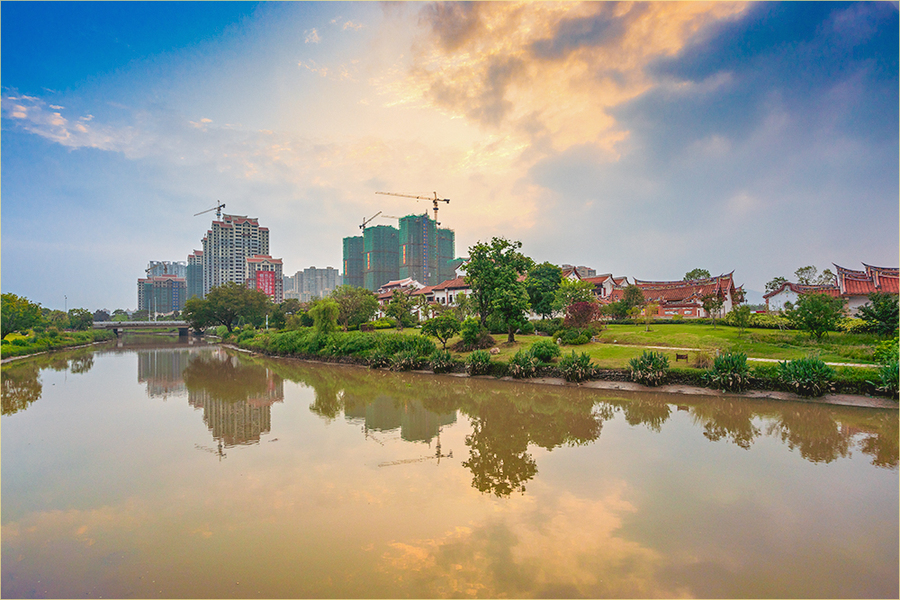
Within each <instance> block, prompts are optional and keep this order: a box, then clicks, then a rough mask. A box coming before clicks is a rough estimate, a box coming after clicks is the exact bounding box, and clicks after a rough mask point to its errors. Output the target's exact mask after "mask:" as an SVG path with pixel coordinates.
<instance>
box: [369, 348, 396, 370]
mask: <svg viewBox="0 0 900 600" xmlns="http://www.w3.org/2000/svg"><path fill="white" fill-rule="evenodd" d="M392 362H393V356H392V355H390V354H388V353H386V352H385V351H384V350H381V349H380V348H375V349H373V350H371V351H370V352H369V368H370V369H385V368H389V367H390V366H391V363H392Z"/></svg>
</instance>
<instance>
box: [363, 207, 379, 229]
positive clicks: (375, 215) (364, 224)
mask: <svg viewBox="0 0 900 600" xmlns="http://www.w3.org/2000/svg"><path fill="white" fill-rule="evenodd" d="M380 214H381V211H380V210H379V211H378V212H377V213H375V214H374V215H372V216H371V217H369V218H368V219H366V218H363V222H362V225H360V226H359V228H360V229H362V230H363V231H365V230H366V225H368V224H369V222H370V221H372V220H373V219H374V218H375V217H377V216H378V215H380Z"/></svg>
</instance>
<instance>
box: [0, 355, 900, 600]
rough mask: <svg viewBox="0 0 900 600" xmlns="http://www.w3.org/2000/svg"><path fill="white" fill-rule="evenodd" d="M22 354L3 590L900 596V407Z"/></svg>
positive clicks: (186, 359) (11, 386)
mask: <svg viewBox="0 0 900 600" xmlns="http://www.w3.org/2000/svg"><path fill="white" fill-rule="evenodd" d="M138 342H140V340H136V341H135V343H129V344H126V345H125V346H124V347H119V348H107V349H104V350H100V351H90V350H82V351H73V352H71V353H64V354H56V355H50V356H48V357H38V358H34V359H29V360H23V361H17V362H14V363H9V364H8V365H4V366H3V368H2V385H3V391H2V394H3V395H2V404H3V416H2V421H0V423H2V497H3V502H2V596H3V597H5V598H12V597H53V598H60V597H101V596H103V597H119V598H124V597H147V598H152V597H164V598H165V597H173V598H174V597H189V598H206V597H214V598H228V597H264V598H273V597H341V598H351V597H392V598H398V597H419V598H427V597H579V596H586V597H593V598H599V597H644V598H646V597H754V598H760V597H779V598H788V597H853V598H861V597H893V598H896V597H898V593H900V590H898V576H900V575H898V564H900V559H898V539H900V537H898V489H900V485H898V467H897V463H898V449H897V448H898V413H897V411H895V410H894V411H889V410H877V409H856V408H847V407H833V406H820V405H813V404H802V403H791V402H770V401H753V400H747V399H741V398H697V397H682V396H673V395H661V394H648V393H639V394H638V393H616V392H607V391H599V390H589V389H580V388H573V387H565V388H561V387H550V386H539V385H534V384H527V383H525V384H518V383H510V382H501V381H493V380H481V379H476V380H472V379H461V378H458V377H452V376H433V375H423V374H415V373H413V374H408V373H407V374H404V373H390V372H384V371H369V370H366V369H362V368H358V367H350V366H330V365H317V364H310V363H302V362H299V361H290V360H273V359H263V358H258V357H248V356H244V355H239V354H237V353H232V352H228V351H225V350H223V349H220V348H217V347H212V346H205V345H202V344H187V343H180V344H176V343H174V342H172V343H163V341H162V340H160V339H156V340H152V341H150V342H148V341H147V340H146V338H144V339H143V341H142V343H138Z"/></svg>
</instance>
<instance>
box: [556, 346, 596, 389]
mask: <svg viewBox="0 0 900 600" xmlns="http://www.w3.org/2000/svg"><path fill="white" fill-rule="evenodd" d="M559 373H560V375H562V376H563V379H565V380H566V381H571V382H573V383H580V382H582V381H586V380H588V379H591V378H592V377H594V375H595V373H596V369H595V368H594V365H593V363H591V357H590V356H589V355H588V354H587V353H586V352H582V353H581V354H578V355H576V354H575V351H574V350H572V353H571V354H566V355H565V356H563V357H562V358H561V359H560V361H559Z"/></svg>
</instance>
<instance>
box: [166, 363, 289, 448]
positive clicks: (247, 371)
mask: <svg viewBox="0 0 900 600" xmlns="http://www.w3.org/2000/svg"><path fill="white" fill-rule="evenodd" d="M183 377H184V383H185V386H186V388H187V390H188V404H190V405H191V406H193V407H194V408H196V409H198V410H202V411H203V422H204V423H206V426H207V427H208V428H209V430H210V432H211V433H212V436H213V438H214V439H215V440H216V441H217V442H218V445H219V448H220V450H221V448H222V447H223V446H224V447H225V448H228V447H231V446H242V445H248V444H257V443H259V440H260V438H261V436H262V435H263V434H266V433H269V431H271V429H272V412H271V407H272V405H273V404H274V403H276V402H283V401H284V380H283V379H282V378H281V377H279V376H278V375H276V374H275V373H273V372H271V371H270V370H269V369H267V368H265V367H263V366H260V365H258V364H253V363H244V362H242V361H241V359H240V357H239V356H229V355H228V354H227V353H225V352H224V351H217V352H214V353H211V354H206V353H204V354H201V355H197V356H192V357H191V359H190V361H189V362H188V364H187V366H186V367H185V368H184V371H183Z"/></svg>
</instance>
